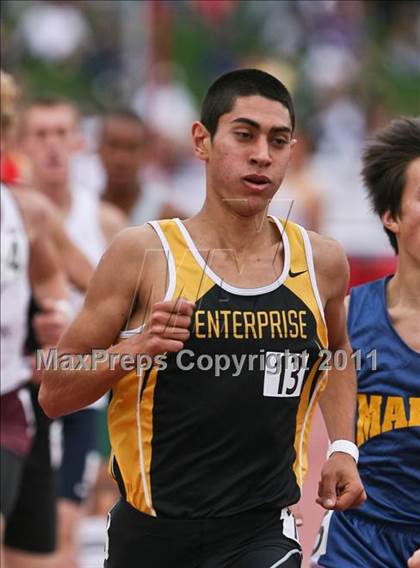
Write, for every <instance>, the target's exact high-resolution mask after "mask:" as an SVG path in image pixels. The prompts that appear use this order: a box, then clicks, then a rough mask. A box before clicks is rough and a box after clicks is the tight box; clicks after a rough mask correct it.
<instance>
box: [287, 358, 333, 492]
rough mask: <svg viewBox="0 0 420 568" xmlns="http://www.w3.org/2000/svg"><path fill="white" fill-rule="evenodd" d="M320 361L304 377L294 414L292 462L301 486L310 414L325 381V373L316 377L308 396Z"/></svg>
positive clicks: (304, 472) (305, 459)
mask: <svg viewBox="0 0 420 568" xmlns="http://www.w3.org/2000/svg"><path fill="white" fill-rule="evenodd" d="M321 361H322V360H321V359H319V360H318V361H317V362H316V363H315V364H314V366H313V367H312V370H311V372H310V374H309V376H308V378H307V379H306V383H305V386H304V388H303V391H302V394H301V396H300V400H299V406H298V411H297V415H296V432H295V443H294V448H295V452H296V458H295V461H294V464H293V471H294V472H295V476H296V481H297V483H298V485H299V486H300V487H302V485H303V481H304V479H305V475H306V472H307V470H308V455H307V448H308V439H309V428H310V424H311V420H312V415H313V411H314V409H315V406H316V402H317V400H318V398H319V395H320V394H321V392H322V390H323V388H324V386H325V382H326V375H324V376H320V377H319V378H318V382H317V385H316V386H315V389H314V391H313V393H312V397H311V398H309V395H310V392H311V388H312V385H313V383H314V380H315V378H316V377H317V376H318V369H319V366H320V364H321Z"/></svg>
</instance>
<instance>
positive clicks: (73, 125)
mask: <svg viewBox="0 0 420 568" xmlns="http://www.w3.org/2000/svg"><path fill="white" fill-rule="evenodd" d="M20 142H21V148H22V150H23V151H24V153H25V155H26V157H27V158H28V160H29V165H30V169H31V179H30V182H31V186H32V187H33V188H34V189H36V190H37V191H39V192H41V193H42V194H43V195H44V196H46V197H48V198H49V199H50V200H51V201H52V202H53V203H54V204H55V206H56V207H57V209H58V214H59V216H60V219H61V223H62V224H63V225H64V228H65V229H66V231H67V234H68V236H69V237H70V238H71V239H72V241H73V242H74V243H75V244H76V245H77V246H78V247H79V248H80V250H81V251H82V252H83V253H84V254H85V255H86V257H87V258H88V259H89V261H90V263H91V265H92V266H96V264H97V263H98V261H99V259H100V257H101V255H102V253H103V252H104V250H105V248H106V246H107V244H108V243H109V242H110V241H111V239H112V238H113V237H114V235H115V234H116V232H118V231H119V230H120V229H122V228H123V226H124V224H125V219H124V216H123V215H122V214H121V213H120V211H119V210H118V209H116V208H115V207H114V206H112V205H109V204H107V203H101V202H100V201H99V200H98V199H97V198H96V197H95V196H94V195H92V194H91V193H89V191H87V190H86V189H84V188H82V187H73V186H72V182H71V172H70V161H71V157H72V155H73V153H74V151H75V150H76V149H77V148H78V145H79V143H80V135H79V131H78V112H77V109H76V108H75V107H74V105H73V104H72V103H70V102H68V101H66V100H62V99H60V98H56V97H45V98H40V99H37V100H34V101H32V102H31V103H30V104H29V105H28V106H27V107H26V108H25V110H24V112H23V117H22V126H21V140H20ZM70 300H71V304H72V309H73V314H76V313H77V311H78V310H79V309H80V307H81V304H82V302H83V296H82V294H81V293H80V292H79V291H77V290H75V289H73V290H72V291H71V295H70ZM105 402H106V401H105V400H103V401H102V403H100V402H99V403H97V404H96V405H94V407H91V408H85V409H83V410H82V411H80V412H77V413H75V414H72V415H70V416H67V417H65V418H64V419H63V420H62V440H63V444H62V446H63V456H62V463H61V467H60V477H59V488H58V495H59V503H58V514H59V523H58V526H59V546H58V548H59V557H58V558H57V559H56V562H57V564H60V567H63V568H67V567H68V566H69V567H70V566H73V564H74V562H75V532H76V529H77V523H78V520H79V518H80V514H81V507H80V505H81V504H82V503H83V501H84V500H85V499H86V497H87V495H88V492H89V489H90V487H91V486H92V484H93V483H94V481H95V477H96V471H97V467H98V464H99V456H98V454H97V436H96V422H97V420H98V417H97V410H98V409H99V408H101V407H102V406H103V405H104V404H105Z"/></svg>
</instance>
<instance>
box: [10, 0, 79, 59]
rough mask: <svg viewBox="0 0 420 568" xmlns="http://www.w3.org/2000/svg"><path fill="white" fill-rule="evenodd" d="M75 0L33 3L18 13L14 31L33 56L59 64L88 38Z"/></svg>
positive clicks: (76, 50) (75, 52) (51, 0)
mask: <svg viewBox="0 0 420 568" xmlns="http://www.w3.org/2000/svg"><path fill="white" fill-rule="evenodd" d="M77 4H78V3H77V2H71V1H65V0H60V1H57V0H55V1H53V0H50V1H49V2H46V1H45V2H34V3H33V4H32V5H31V6H29V8H28V9H27V10H25V11H24V12H23V14H22V19H21V20H20V23H19V27H18V30H17V33H18V35H19V37H20V38H21V41H22V42H23V46H24V48H25V49H26V50H27V52H28V53H29V54H30V55H31V56H32V57H35V58H39V59H42V60H44V61H48V62H51V63H59V62H62V61H65V60H66V59H69V58H70V57H72V56H74V55H75V54H77V53H78V52H79V51H80V50H81V49H82V48H84V47H86V44H87V42H88V40H89V37H90V29H89V24H88V22H87V20H86V18H85V17H84V15H83V12H82V11H81V10H80V9H79V7H78V6H77Z"/></svg>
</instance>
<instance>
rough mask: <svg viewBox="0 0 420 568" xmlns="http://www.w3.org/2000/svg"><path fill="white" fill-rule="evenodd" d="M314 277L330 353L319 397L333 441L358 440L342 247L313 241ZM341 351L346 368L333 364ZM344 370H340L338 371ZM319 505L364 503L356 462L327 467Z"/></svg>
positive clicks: (341, 460) (332, 462)
mask: <svg viewBox="0 0 420 568" xmlns="http://www.w3.org/2000/svg"><path fill="white" fill-rule="evenodd" d="M314 240H315V243H314V244H315V246H314V258H315V267H316V274H317V278H318V283H319V288H320V292H321V296H322V297H323V301H324V302H325V309H324V312H325V319H326V323H327V328H328V343H329V350H330V352H331V359H330V362H331V370H330V371H329V372H328V383H327V386H326V387H325V390H324V392H323V393H322V395H321V398H320V407H321V410H322V414H323V417H324V420H325V424H326V426H327V431H328V436H329V438H330V440H331V441H334V440H342V439H344V440H350V441H354V420H355V412H356V396H357V379H356V371H355V368H354V362H353V359H352V358H351V353H352V348H351V345H350V342H349V339H348V336H347V325H346V311H345V305H344V298H345V295H346V291H347V287H348V281H349V267H348V262H347V259H346V256H345V254H344V251H343V250H342V248H341V246H340V245H339V244H338V243H337V242H335V241H333V240H332V239H328V238H325V237H319V236H318V237H317V238H316V237H315V239H314ZM339 351H341V353H342V355H343V357H342V358H343V361H344V363H345V365H344V368H343V369H342V370H339V369H338V368H336V365H334V361H335V358H334V354H335V353H337V352H339ZM340 369H341V367H340ZM318 494H319V498H318V502H319V503H320V504H321V505H322V506H323V507H325V508H328V509H336V510H344V509H347V508H349V507H357V506H358V505H360V504H361V503H362V502H363V501H364V500H365V498H366V496H365V493H364V490H363V485H362V483H361V481H360V477H359V474H358V472H357V467H356V464H355V462H354V460H353V458H352V457H351V456H350V455H348V454H344V453H341V452H335V453H334V454H332V456H331V457H330V459H329V460H328V461H327V463H326V464H325V465H324V468H323V470H322V474H321V481H320V484H319V492H318Z"/></svg>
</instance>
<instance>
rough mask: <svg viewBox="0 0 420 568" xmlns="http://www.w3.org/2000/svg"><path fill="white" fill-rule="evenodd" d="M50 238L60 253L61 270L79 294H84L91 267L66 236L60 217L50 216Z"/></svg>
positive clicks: (90, 275) (91, 271)
mask: <svg viewBox="0 0 420 568" xmlns="http://www.w3.org/2000/svg"><path fill="white" fill-rule="evenodd" d="M49 222H50V228H51V236H52V239H53V241H54V245H55V247H56V248H57V250H59V251H60V255H61V262H62V266H63V270H65V272H66V275H67V278H68V280H69V282H71V284H73V285H74V286H75V287H76V288H77V289H78V290H80V291H81V292H86V290H87V288H88V286H89V282H90V279H91V278H92V275H93V266H92V265H91V263H90V262H89V260H88V258H87V257H86V256H85V255H84V254H83V252H82V251H81V250H80V249H79V247H77V246H76V245H75V244H74V243H73V241H72V240H71V239H70V238H69V237H68V236H67V233H66V232H65V230H64V229H63V225H62V221H61V217H60V216H56V215H53V214H51V215H50V218H49Z"/></svg>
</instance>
